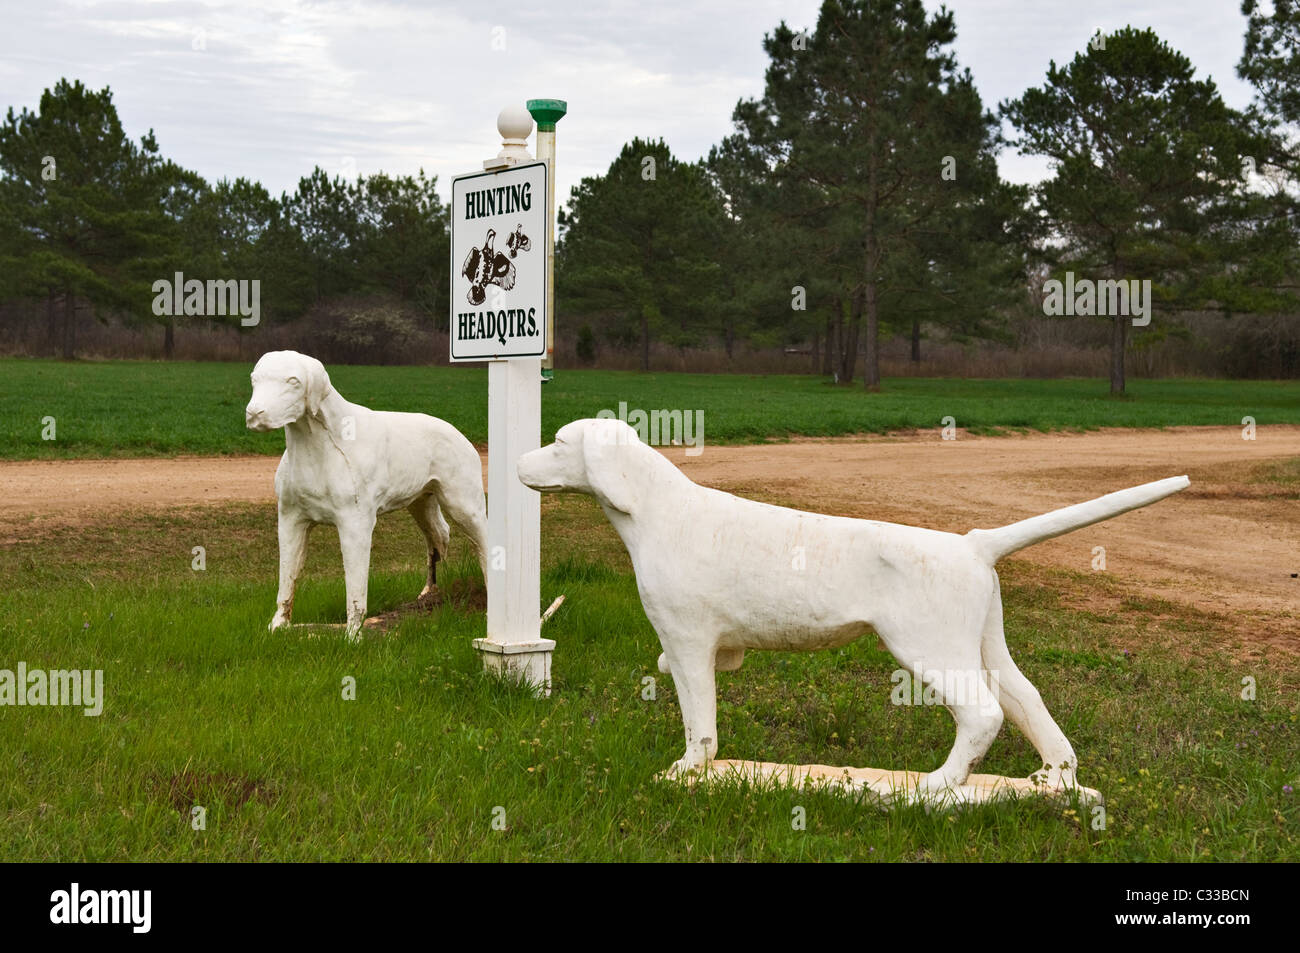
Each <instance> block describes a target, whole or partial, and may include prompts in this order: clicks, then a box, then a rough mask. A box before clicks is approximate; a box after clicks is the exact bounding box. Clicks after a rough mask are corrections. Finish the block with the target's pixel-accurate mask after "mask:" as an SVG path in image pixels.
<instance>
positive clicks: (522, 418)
mask: <svg viewBox="0 0 1300 953" xmlns="http://www.w3.org/2000/svg"><path fill="white" fill-rule="evenodd" d="M532 128H533V120H532V117H531V116H530V115H529V113H528V111H527V110H526V109H524V108H523V107H522V106H507V107H506V108H505V109H503V110H501V114H500V115H499V116H498V117H497V129H498V130H499V131H500V133H501V137H502V140H503V145H502V149H501V152H500V154H499V155H497V156H496V157H495V158H492V159H488V160H486V161H485V162H484V163H483V168H484V171H483V172H479V173H474V174H471V175H465V176H460V177H458V178H456V179H454V180H452V201H451V222H452V226H451V248H452V261H451V266H452V267H451V272H452V274H451V359H452V361H490V362H491V363H489V364H488V559H487V563H488V577H487V589H488V611H487V637H486V638H482V639H475V640H474V647H475V648H476V649H478V650H479V651H480V652H482V653H483V664H484V667H485V668H486V669H487V670H488V671H491V672H495V673H497V674H500V675H503V676H506V677H508V678H510V679H513V680H516V681H522V682H527V683H528V684H530V685H532V686H534V687H535V689H536V690H537V691H538V692H540V693H541V694H545V695H549V694H550V691H551V653H552V651H553V650H554V649H555V642H554V641H553V640H551V639H543V638H542V637H541V498H540V496H539V494H538V493H537V492H536V491H535V490H531V489H529V488H528V487H526V486H524V485H523V484H522V483H520V482H519V478H518V476H517V475H516V473H515V462H516V461H517V460H518V459H519V457H520V455H521V454H524V453H527V452H528V451H530V450H535V449H537V448H538V447H539V446H541V421H542V394H541V390H542V388H541V384H542V371H541V364H542V358H543V357H545V356H546V353H547V348H548V345H549V341H548V338H547V332H548V327H547V321H546V316H547V314H548V312H549V309H550V306H551V302H550V292H551V288H552V287H553V286H552V284H551V268H552V263H551V256H550V254H549V252H550V236H551V228H552V223H551V221H550V213H549V209H550V208H551V207H552V206H551V198H550V191H551V189H553V188H554V185H553V182H554V178H553V172H554V170H553V168H552V165H551V163H548V162H545V161H542V162H538V161H534V160H533V157H532V156H531V155H529V154H528V148H527V142H528V135H529V133H530V132H531V131H532ZM552 128H553V127H552ZM548 158H549V157H548Z"/></svg>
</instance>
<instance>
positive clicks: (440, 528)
mask: <svg viewBox="0 0 1300 953" xmlns="http://www.w3.org/2000/svg"><path fill="white" fill-rule="evenodd" d="M407 510H408V511H410V514H411V516H412V517H414V518H415V523H416V525H417V526H419V527H420V532H422V533H423V534H424V540H425V542H426V543H427V544H428V547H429V575H428V577H427V578H426V579H425V583H424V588H423V589H421V590H420V598H421V599H423V598H424V597H425V596H427V595H429V594H430V593H431V592H433V591H434V590H435V589H437V588H438V563H439V562H440V561H441V560H442V559H444V558H446V555H447V545H448V542H449V540H450V538H451V533H450V530H449V529H448V527H447V521H446V520H445V519H443V516H442V509H441V508H440V507H439V506H438V500H437V499H436V498H435V497H434V496H432V495H429V496H425V497H421V498H420V499H418V500H416V501H415V502H414V503H412V504H411V505H410V506H408V507H407Z"/></svg>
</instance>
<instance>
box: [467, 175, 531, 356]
mask: <svg viewBox="0 0 1300 953" xmlns="http://www.w3.org/2000/svg"><path fill="white" fill-rule="evenodd" d="M546 185H547V182H546V163H545V162H534V163H529V164H528V165H517V166H513V167H511V168H508V169H504V170H502V171H500V172H478V173H474V174H472V175H462V176H459V177H457V178H455V179H452V182H451V359H452V360H453V361H491V360H501V359H504V358H512V357H543V356H544V355H545V354H546Z"/></svg>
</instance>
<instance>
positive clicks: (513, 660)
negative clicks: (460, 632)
mask: <svg viewBox="0 0 1300 953" xmlns="http://www.w3.org/2000/svg"><path fill="white" fill-rule="evenodd" d="M474 648H476V649H478V650H479V651H480V652H481V653H483V668H484V670H485V671H487V672H491V673H492V674H494V675H497V676H499V677H501V678H505V679H508V680H510V681H512V682H521V683H525V684H528V685H531V686H533V689H534V690H535V691H536V692H537V694H538V695H540V696H542V697H543V698H549V697H550V694H551V653H552V652H554V651H555V640H554V639H533V640H532V641H530V642H497V641H495V640H493V639H475V640H474Z"/></svg>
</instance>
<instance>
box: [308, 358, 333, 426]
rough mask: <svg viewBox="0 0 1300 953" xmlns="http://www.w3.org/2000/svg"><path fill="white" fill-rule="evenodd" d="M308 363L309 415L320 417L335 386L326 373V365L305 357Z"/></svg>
mask: <svg viewBox="0 0 1300 953" xmlns="http://www.w3.org/2000/svg"><path fill="white" fill-rule="evenodd" d="M303 357H304V358H306V361H307V413H308V414H309V415H311V416H312V417H319V416H320V405H321V404H322V403H324V401H325V398H326V397H328V396H329V395H330V391H331V390H333V389H334V388H333V385H332V384H330V376H329V374H328V373H326V371H325V365H324V364H322V363H321V362H320V361H318V360H316V358H314V357H307V355H305V354H304V355H303Z"/></svg>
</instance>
